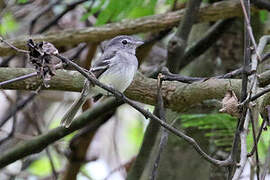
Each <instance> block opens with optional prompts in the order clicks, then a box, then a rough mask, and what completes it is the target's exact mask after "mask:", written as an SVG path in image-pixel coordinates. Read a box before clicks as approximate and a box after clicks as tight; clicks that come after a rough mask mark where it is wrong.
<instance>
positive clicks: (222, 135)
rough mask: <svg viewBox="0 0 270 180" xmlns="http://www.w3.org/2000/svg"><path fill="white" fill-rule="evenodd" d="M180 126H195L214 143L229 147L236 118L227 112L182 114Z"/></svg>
mask: <svg viewBox="0 0 270 180" xmlns="http://www.w3.org/2000/svg"><path fill="white" fill-rule="evenodd" d="M181 119H182V127H183V128H189V127H196V128H198V129H200V130H203V131H205V132H206V133H205V136H207V137H210V138H212V139H213V140H214V143H215V145H217V146H223V147H230V146H231V142H232V140H233V135H234V131H235V127H236V123H237V119H236V118H234V117H232V116H230V115H228V114H191V115H190V114H188V115H182V116H181Z"/></svg>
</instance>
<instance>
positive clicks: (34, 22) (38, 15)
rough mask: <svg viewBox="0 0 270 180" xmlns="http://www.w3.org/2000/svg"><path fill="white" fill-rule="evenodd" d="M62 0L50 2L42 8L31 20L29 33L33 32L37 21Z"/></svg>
mask: <svg viewBox="0 0 270 180" xmlns="http://www.w3.org/2000/svg"><path fill="white" fill-rule="evenodd" d="M61 1H62V0H57V1H53V2H51V3H50V4H48V5H47V6H46V7H44V8H42V9H41V10H40V12H39V13H38V14H37V15H36V16H35V17H34V18H33V19H32V20H31V22H30V27H29V34H32V33H33V30H34V26H35V24H36V22H37V20H38V19H39V18H40V17H41V16H43V15H44V14H46V13H47V12H48V11H49V10H50V9H52V8H53V7H54V6H55V5H57V4H59V3H60V2H61Z"/></svg>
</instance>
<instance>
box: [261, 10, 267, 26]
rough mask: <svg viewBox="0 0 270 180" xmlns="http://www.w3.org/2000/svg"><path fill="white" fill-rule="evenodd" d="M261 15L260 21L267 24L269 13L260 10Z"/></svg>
mask: <svg viewBox="0 0 270 180" xmlns="http://www.w3.org/2000/svg"><path fill="white" fill-rule="evenodd" d="M259 15H260V20H261V22H262V23H265V22H266V20H267V17H268V11H266V10H260V11H259Z"/></svg>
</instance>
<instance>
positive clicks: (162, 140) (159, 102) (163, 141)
mask: <svg viewBox="0 0 270 180" xmlns="http://www.w3.org/2000/svg"><path fill="white" fill-rule="evenodd" d="M162 76H163V75H162V74H161V73H160V74H159V75H158V80H157V106H156V107H155V108H157V109H158V117H159V118H160V119H161V120H163V121H164V122H166V117H165V110H164V102H163V98H162ZM167 141H168V131H167V130H166V129H165V128H161V137H160V143H159V148H158V152H157V155H156V157H155V161H154V166H153V169H152V173H151V177H150V179H151V180H155V179H156V178H157V175H158V166H159V163H160V158H161V153H162V152H163V151H164V149H165V147H166V145H167Z"/></svg>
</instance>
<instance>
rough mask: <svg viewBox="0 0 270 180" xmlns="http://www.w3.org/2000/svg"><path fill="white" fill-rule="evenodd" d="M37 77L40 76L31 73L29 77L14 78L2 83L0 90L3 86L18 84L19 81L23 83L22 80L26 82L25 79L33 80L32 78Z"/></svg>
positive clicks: (0, 83)
mask: <svg viewBox="0 0 270 180" xmlns="http://www.w3.org/2000/svg"><path fill="white" fill-rule="evenodd" d="M37 75H38V73H37V72H33V73H30V74H27V75H24V76H19V77H17V78H13V79H10V80H7V81H3V82H0V88H1V86H4V85H7V84H10V83H14V82H17V81H22V80H25V79H28V78H31V77H34V76H37Z"/></svg>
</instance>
